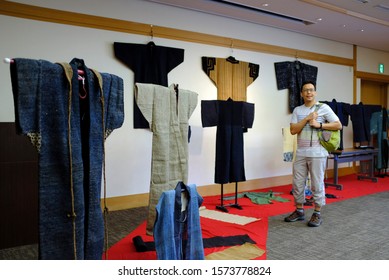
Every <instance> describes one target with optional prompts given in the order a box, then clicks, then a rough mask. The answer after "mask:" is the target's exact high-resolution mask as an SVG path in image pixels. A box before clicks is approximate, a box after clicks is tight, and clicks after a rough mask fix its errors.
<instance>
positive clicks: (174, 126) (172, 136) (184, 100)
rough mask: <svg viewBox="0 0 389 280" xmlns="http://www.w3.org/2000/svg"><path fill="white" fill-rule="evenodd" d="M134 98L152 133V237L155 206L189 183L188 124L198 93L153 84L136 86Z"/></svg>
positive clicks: (148, 228)
mask: <svg viewBox="0 0 389 280" xmlns="http://www.w3.org/2000/svg"><path fill="white" fill-rule="evenodd" d="M135 98H136V102H137V104H138V106H139V109H140V110H141V112H142V114H143V116H145V118H146V120H147V121H148V122H149V123H150V129H151V131H152V132H153V144H152V146H153V147H152V162H151V180H150V193H149V211H148V216H147V226H146V231H147V234H149V235H152V230H153V226H154V222H155V205H156V204H157V203H158V199H159V197H160V196H161V194H162V193H163V192H164V191H167V190H171V189H174V188H175V186H176V185H177V182H179V181H182V182H184V183H187V179H188V122H189V118H190V117H191V115H192V113H193V111H194V109H195V108H196V106H197V93H195V92H192V91H189V90H183V89H178V87H177V86H175V85H171V86H170V87H163V86H159V85H153V84H141V83H137V84H135Z"/></svg>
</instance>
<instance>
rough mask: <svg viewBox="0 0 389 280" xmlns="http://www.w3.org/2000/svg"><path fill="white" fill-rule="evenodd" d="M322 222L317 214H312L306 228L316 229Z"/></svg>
mask: <svg viewBox="0 0 389 280" xmlns="http://www.w3.org/2000/svg"><path fill="white" fill-rule="evenodd" d="M322 222H323V220H322V218H321V217H320V215H319V214H317V213H313V214H312V217H311V219H310V220H309V222H308V226H310V227H318V226H320V225H321V223H322Z"/></svg>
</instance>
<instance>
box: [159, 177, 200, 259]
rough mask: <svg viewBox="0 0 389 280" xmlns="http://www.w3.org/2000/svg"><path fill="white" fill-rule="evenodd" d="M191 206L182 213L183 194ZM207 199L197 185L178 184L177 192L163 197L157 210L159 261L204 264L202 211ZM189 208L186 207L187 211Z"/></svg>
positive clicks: (163, 194) (168, 192) (168, 193)
mask: <svg viewBox="0 0 389 280" xmlns="http://www.w3.org/2000/svg"><path fill="white" fill-rule="evenodd" d="M184 193H185V194H186V195H187V196H188V200H187V202H188V204H187V207H186V209H185V210H184V211H182V210H183V209H182V194H184ZM202 203H203V198H202V197H201V196H200V195H199V194H198V192H197V190H196V185H193V184H192V185H185V184H184V183H183V182H178V184H177V186H176V188H175V190H169V191H165V192H163V193H162V195H161V197H160V199H159V201H158V204H157V206H156V211H157V218H156V220H155V225H154V241H155V249H156V251H157V258H158V259H159V260H203V259H204V247H203V239H202V233H201V225H200V214H199V207H200V206H201V204H202ZM184 208H185V207H184Z"/></svg>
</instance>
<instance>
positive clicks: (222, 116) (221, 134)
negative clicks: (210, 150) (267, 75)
mask: <svg viewBox="0 0 389 280" xmlns="http://www.w3.org/2000/svg"><path fill="white" fill-rule="evenodd" d="M201 120H202V125H203V127H211V126H217V133H216V160H215V183H217V184H225V183H230V182H241V181H246V176H245V170H244V151H243V132H245V131H247V129H248V128H251V127H252V125H253V122H254V104H252V103H247V102H243V101H233V100H232V99H231V98H230V99H228V100H227V101H223V100H202V101H201Z"/></svg>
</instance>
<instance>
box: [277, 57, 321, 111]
mask: <svg viewBox="0 0 389 280" xmlns="http://www.w3.org/2000/svg"><path fill="white" fill-rule="evenodd" d="M274 68H275V72H276V79H277V88H278V90H281V89H289V111H290V113H292V112H293V109H294V108H295V107H297V106H299V105H302V104H303V103H304V102H303V100H302V98H301V96H300V91H301V85H302V83H303V82H305V81H311V82H314V83H315V84H316V77H317V71H318V68H317V67H316V66H312V65H308V64H305V63H302V62H300V61H298V60H296V61H284V62H275V63H274Z"/></svg>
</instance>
